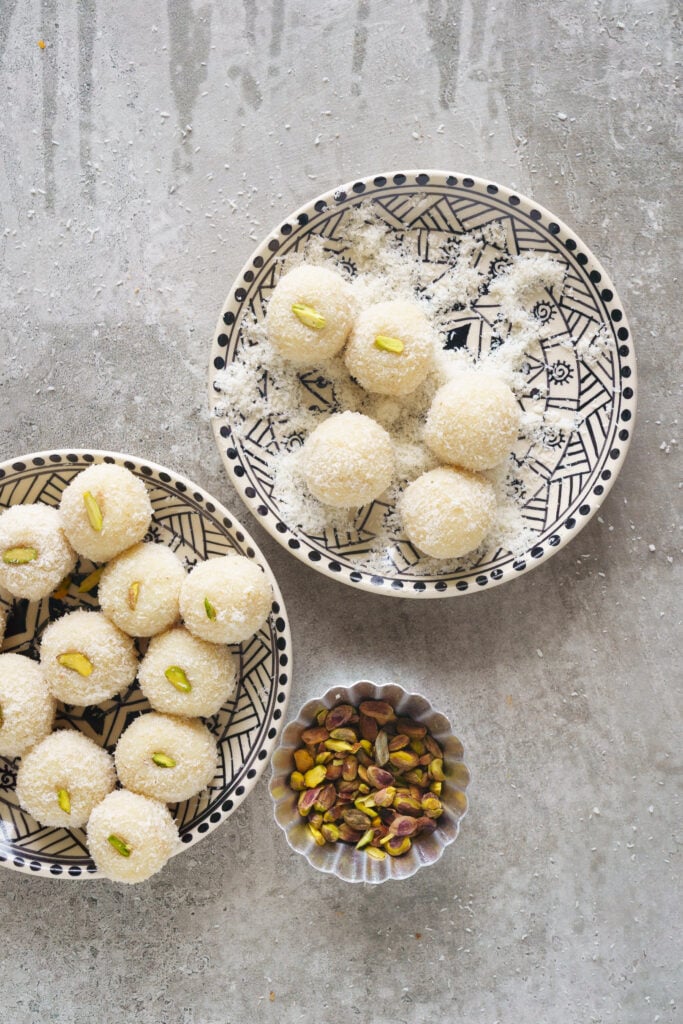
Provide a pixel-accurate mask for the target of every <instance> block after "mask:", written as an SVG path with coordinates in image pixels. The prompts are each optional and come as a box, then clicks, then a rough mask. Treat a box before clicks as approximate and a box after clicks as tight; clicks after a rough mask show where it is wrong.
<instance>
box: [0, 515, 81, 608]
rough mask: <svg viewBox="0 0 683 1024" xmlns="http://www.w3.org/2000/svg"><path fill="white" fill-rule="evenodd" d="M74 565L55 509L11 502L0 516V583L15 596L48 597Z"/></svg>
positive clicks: (73, 553) (71, 553)
mask: <svg viewBox="0 0 683 1024" xmlns="http://www.w3.org/2000/svg"><path fill="white" fill-rule="evenodd" d="M75 564H76V553H75V551H74V550H73V548H72V547H71V544H70V543H69V541H68V540H67V538H66V535H65V533H64V531H63V529H62V521H61V519H60V516H59V512H58V511H57V509H56V508H50V507H49V505H40V504H38V505H13V506H12V507H11V508H8V509H7V510H6V511H5V512H3V513H2V515H0V586H2V587H4V588H5V590H8V591H9V593H10V594H12V595H13V596H14V597H23V598H26V599H27V600H29V601H37V600H39V599H40V598H41V597H47V595H48V594H51V593H52V591H53V590H54V589H55V588H56V587H57V585H58V584H59V583H60V582H61V581H62V580H63V579H64V577H65V576H67V575H68V574H69V573H70V572H71V570H72V569H73V567H74V565H75Z"/></svg>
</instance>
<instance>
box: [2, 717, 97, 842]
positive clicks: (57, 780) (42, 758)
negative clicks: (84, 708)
mask: <svg viewBox="0 0 683 1024" xmlns="http://www.w3.org/2000/svg"><path fill="white" fill-rule="evenodd" d="M115 786H116V773H115V771H114V761H113V758H112V757H111V755H110V754H108V753H107V751H106V750H104V749H103V748H102V747H98V745H97V744H96V743H95V742H94V741H93V740H91V739H88V737H87V736H84V735H83V734H82V733H80V732H76V730H75V729H60V730H58V731H57V732H53V733H52V734H51V735H50V736H47V737H46V738H45V739H44V740H43V741H42V742H41V743H39V744H38V745H37V746H36V747H33V749H32V750H30V751H29V753H28V754H27V755H26V756H25V757H24V758H23V759H22V762H21V767H20V768H19V772H18V774H17V787H16V792H17V799H18V801H19V803H20V804H21V806H22V807H23V808H24V810H25V811H28V813H29V814H31V815H32V816H33V817H34V818H35V819H36V821H37V822H38V823H39V824H41V825H50V826H54V827H62V828H81V827H82V826H83V825H85V823H86V822H87V820H88V818H89V817H90V813H91V811H92V809H93V807H95V806H96V805H97V804H98V803H100V801H101V800H104V798H105V796H106V795H107V793H111V791H112V790H113V789H114V787H115ZM60 798H61V801H62V802H61V803H60Z"/></svg>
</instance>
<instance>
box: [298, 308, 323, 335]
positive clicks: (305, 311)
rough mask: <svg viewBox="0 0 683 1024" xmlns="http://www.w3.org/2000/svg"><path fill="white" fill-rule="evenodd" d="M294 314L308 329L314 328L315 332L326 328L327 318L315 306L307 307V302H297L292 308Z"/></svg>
mask: <svg viewBox="0 0 683 1024" xmlns="http://www.w3.org/2000/svg"><path fill="white" fill-rule="evenodd" d="M292 313H293V314H294V316H296V317H298V318H299V320H300V321H301V323H302V324H305V326H306V327H312V328H313V329H314V330H315V331H322V329H323V327H324V326H325V317H324V316H323V315H322V313H319V312H318V310H317V309H313V306H307V305H306V303H305V302H295V303H294V305H293V306H292Z"/></svg>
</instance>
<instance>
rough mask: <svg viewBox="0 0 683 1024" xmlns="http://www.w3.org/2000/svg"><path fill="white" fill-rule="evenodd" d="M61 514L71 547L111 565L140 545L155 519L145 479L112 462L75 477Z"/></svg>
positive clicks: (94, 559) (64, 494) (68, 489)
mask: <svg viewBox="0 0 683 1024" xmlns="http://www.w3.org/2000/svg"><path fill="white" fill-rule="evenodd" d="M59 511H60V514H61V517H62V525H63V527H64V532H65V533H66V535H67V537H68V538H69V541H70V542H71V545H72V546H73V547H74V548H75V550H76V551H77V552H78V554H79V555H84V556H85V557H86V558H90V559H91V560H92V561H93V562H107V561H109V559H110V558H114V557H115V556H116V555H119V554H120V553H121V552H122V551H125V550H126V548H129V547H131V546H132V545H133V544H137V542H138V541H140V540H142V538H143V537H144V535H145V533H146V532H147V528H148V527H149V524H150V522H151V519H152V503H151V501H150V500H149V495H148V494H147V488H146V487H145V485H144V483H143V482H142V480H140V479H139V478H138V477H136V476H134V475H133V474H132V473H131V472H130V471H129V470H127V469H125V468H124V467H123V466H115V465H110V464H109V463H102V464H101V465H97V466H89V467H88V468H87V469H84V470H83V472H82V473H79V474H78V476H76V477H74V479H73V480H72V481H71V483H70V484H69V485H68V487H66V489H65V490H64V492H63V494H62V499H61V502H60V505H59Z"/></svg>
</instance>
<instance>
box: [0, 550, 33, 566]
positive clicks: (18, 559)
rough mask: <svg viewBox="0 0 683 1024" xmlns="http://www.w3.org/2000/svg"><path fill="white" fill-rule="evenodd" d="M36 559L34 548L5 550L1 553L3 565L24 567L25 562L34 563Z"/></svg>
mask: <svg viewBox="0 0 683 1024" xmlns="http://www.w3.org/2000/svg"><path fill="white" fill-rule="evenodd" d="M37 557H38V552H37V551H36V549H35V548H7V550H6V551H3V553H2V560H3V562H4V563H5V565H26V563H27V562H35V560H36V558H37Z"/></svg>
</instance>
